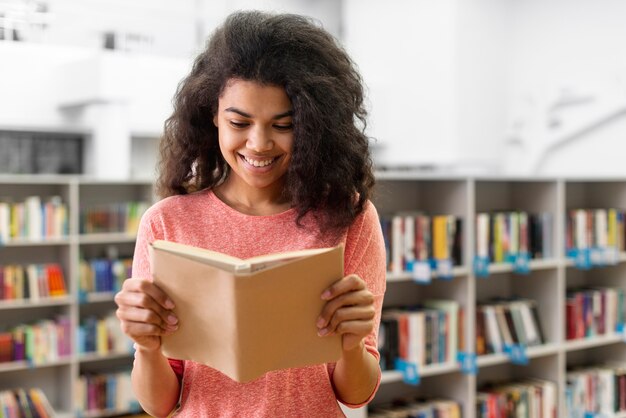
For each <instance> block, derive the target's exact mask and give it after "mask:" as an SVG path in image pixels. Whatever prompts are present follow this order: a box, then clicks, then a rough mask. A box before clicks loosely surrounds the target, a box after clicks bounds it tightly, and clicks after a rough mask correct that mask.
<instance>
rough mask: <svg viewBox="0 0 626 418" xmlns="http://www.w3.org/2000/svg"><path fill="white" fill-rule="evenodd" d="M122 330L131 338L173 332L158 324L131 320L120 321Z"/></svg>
mask: <svg viewBox="0 0 626 418" xmlns="http://www.w3.org/2000/svg"><path fill="white" fill-rule="evenodd" d="M122 331H123V332H124V334H126V335H128V336H129V337H131V338H133V339H135V338H141V337H158V336H163V335H169V334H171V333H172V332H173V331H168V330H165V329H163V328H161V327H159V326H158V325H154V324H147V323H145V322H132V321H122Z"/></svg>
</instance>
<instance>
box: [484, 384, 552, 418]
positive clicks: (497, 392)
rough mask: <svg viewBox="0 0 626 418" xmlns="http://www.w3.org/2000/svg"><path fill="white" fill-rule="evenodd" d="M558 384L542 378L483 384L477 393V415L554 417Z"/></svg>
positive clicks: (489, 416) (488, 416)
mask: <svg viewBox="0 0 626 418" xmlns="http://www.w3.org/2000/svg"><path fill="white" fill-rule="evenodd" d="M557 404H558V396H557V385H556V383H554V382H551V381H547V380H542V379H526V380H523V381H520V382H512V383H506V384H498V385H492V386H486V387H483V388H482V389H481V390H479V391H478V393H477V394H476V416H477V417H484V418H500V417H526V418H554V417H556V416H558V415H557Z"/></svg>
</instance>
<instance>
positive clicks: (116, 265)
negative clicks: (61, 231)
mask: <svg viewBox="0 0 626 418" xmlns="http://www.w3.org/2000/svg"><path fill="white" fill-rule="evenodd" d="M132 264H133V260H132V259H131V258H121V259H108V258H93V259H89V260H81V262H80V267H79V269H80V273H79V278H80V280H79V290H80V291H81V292H83V293H92V292H117V291H119V290H120V289H121V288H122V283H123V282H124V280H126V279H127V278H128V277H130V273H131V267H132Z"/></svg>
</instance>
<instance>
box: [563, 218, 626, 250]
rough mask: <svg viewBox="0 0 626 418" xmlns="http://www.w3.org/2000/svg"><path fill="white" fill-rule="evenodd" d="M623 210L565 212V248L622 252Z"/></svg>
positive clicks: (624, 231) (623, 246) (623, 233)
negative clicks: (604, 249)
mask: <svg viewBox="0 0 626 418" xmlns="http://www.w3.org/2000/svg"><path fill="white" fill-rule="evenodd" d="M624 215H625V212H624V211H623V210H618V209H572V210H569V211H568V212H567V225H566V229H565V247H566V248H567V249H568V250H569V249H585V248H607V247H609V248H616V249H617V250H618V251H624V250H625V249H626V248H625V244H624V241H625V236H624V235H625V233H626V228H624Z"/></svg>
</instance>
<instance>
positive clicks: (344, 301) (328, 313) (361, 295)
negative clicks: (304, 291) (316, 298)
mask: <svg viewBox="0 0 626 418" xmlns="http://www.w3.org/2000/svg"><path fill="white" fill-rule="evenodd" d="M373 304H374V296H373V295H372V293H371V292H370V291H369V290H367V289H362V290H358V291H353V292H349V293H344V294H342V295H341V296H337V297H336V298H334V299H332V300H330V301H328V302H326V304H325V305H324V307H323V308H322V312H321V313H320V316H319V317H318V318H317V323H316V325H317V327H318V328H324V327H326V326H327V325H328V322H329V321H330V318H332V317H333V315H334V314H335V311H336V310H337V309H339V308H341V307H343V306H355V305H373Z"/></svg>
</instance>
